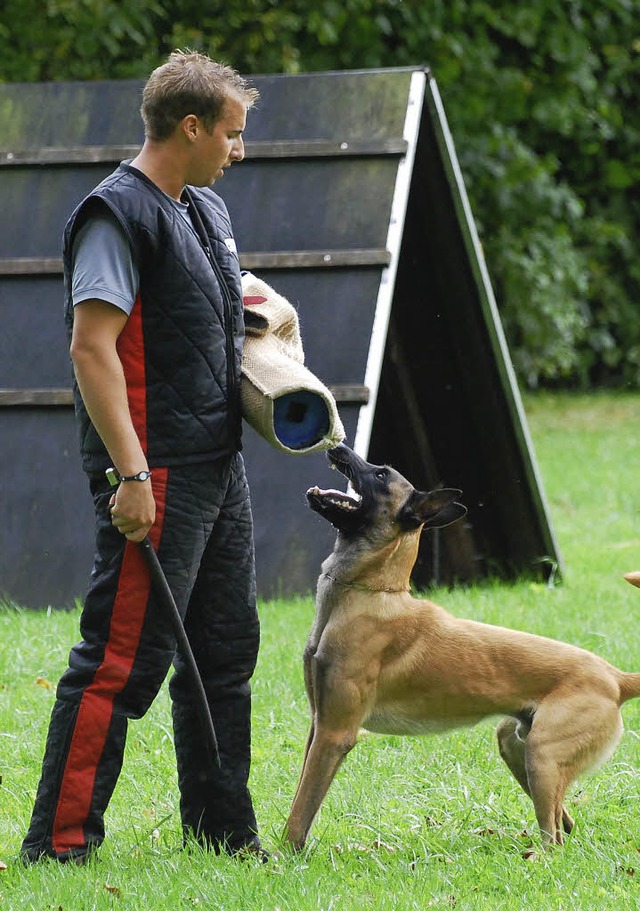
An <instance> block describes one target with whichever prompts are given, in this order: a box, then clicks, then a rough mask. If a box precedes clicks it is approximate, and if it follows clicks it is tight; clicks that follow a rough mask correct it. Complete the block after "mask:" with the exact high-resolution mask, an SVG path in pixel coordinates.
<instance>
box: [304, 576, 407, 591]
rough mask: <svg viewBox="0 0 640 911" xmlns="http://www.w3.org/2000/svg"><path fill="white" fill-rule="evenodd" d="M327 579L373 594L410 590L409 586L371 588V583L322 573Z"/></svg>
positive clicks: (345, 586)
mask: <svg viewBox="0 0 640 911" xmlns="http://www.w3.org/2000/svg"><path fill="white" fill-rule="evenodd" d="M322 575H323V576H324V578H325V579H329V581H330V582H335V584H336V585H342V586H344V588H355V589H356V590H357V591H362V592H370V593H371V594H373V595H375V594H383V593H384V594H389V595H398V594H400V593H401V592H409V591H410V589H409V587H408V586H407V587H405V588H371V587H370V586H369V585H364V584H363V583H362V582H343V581H342V580H341V579H336V577H335V576H332V575H331V574H330V573H322Z"/></svg>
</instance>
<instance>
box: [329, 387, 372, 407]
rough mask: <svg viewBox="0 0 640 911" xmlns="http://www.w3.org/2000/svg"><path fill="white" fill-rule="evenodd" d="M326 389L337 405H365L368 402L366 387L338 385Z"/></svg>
mask: <svg viewBox="0 0 640 911" xmlns="http://www.w3.org/2000/svg"><path fill="white" fill-rule="evenodd" d="M328 389H329V392H330V393H331V395H332V396H333V397H334V399H335V400H336V402H337V403H338V405H366V404H367V402H368V401H369V390H368V389H367V387H366V386H362V385H359V384H353V385H349V384H348V383H340V384H339V385H336V386H329V387H328Z"/></svg>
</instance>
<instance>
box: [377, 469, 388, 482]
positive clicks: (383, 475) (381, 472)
mask: <svg viewBox="0 0 640 911" xmlns="http://www.w3.org/2000/svg"><path fill="white" fill-rule="evenodd" d="M386 477H387V469H386V468H378V470H377V471H376V478H377V479H378V480H379V481H384V480H385V478H386Z"/></svg>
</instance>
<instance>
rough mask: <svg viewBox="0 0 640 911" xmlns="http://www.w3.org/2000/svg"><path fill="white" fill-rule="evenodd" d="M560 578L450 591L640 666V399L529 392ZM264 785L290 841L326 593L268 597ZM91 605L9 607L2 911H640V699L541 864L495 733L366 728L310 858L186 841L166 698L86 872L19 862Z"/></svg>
mask: <svg viewBox="0 0 640 911" xmlns="http://www.w3.org/2000/svg"><path fill="white" fill-rule="evenodd" d="M526 407H527V413H528V416H529V422H530V429H531V433H532V437H533V440H534V444H535V448H536V454H537V458H538V463H539V467H540V470H541V474H542V477H543V481H544V487H545V490H546V493H547V499H548V503H549V507H550V513H551V517H552V521H553V524H554V528H555V531H556V535H557V538H558V540H559V544H560V549H561V551H562V554H563V557H564V562H565V575H564V579H563V582H562V584H560V585H555V586H553V587H549V586H547V585H545V584H543V583H532V582H520V583H518V584H514V585H505V584H501V583H496V582H491V583H486V584H484V585H481V586H476V587H472V588H469V589H463V588H455V589H453V590H451V591H447V590H439V591H436V592H434V593H433V596H434V597H435V599H436V600H438V601H440V603H442V604H443V605H444V606H446V607H447V608H448V609H449V610H451V611H452V612H453V613H456V614H458V615H465V616H469V617H473V618H475V619H479V620H484V621H488V622H494V623H500V624H504V625H508V626H513V627H515V628H520V629H527V630H531V631H533V632H538V633H542V634H545V635H549V636H553V637H556V638H561V639H565V640H567V641H570V642H573V643H576V644H578V645H580V646H583V647H586V648H589V649H591V650H593V651H595V652H597V653H598V654H600V655H602V656H604V657H605V658H607V659H608V660H610V661H613V662H614V663H616V664H617V665H619V666H620V667H622V668H624V669H626V670H640V631H639V624H638V618H640V592H639V591H637V590H636V589H633V588H631V586H629V585H627V584H626V583H625V582H624V581H623V580H622V579H621V575H622V573H623V572H625V571H627V570H630V569H636V568H640V513H639V507H640V481H639V480H638V473H637V469H636V465H637V461H638V455H639V454H640V395H631V394H630V395H626V396H622V395H604V394H603V395H600V394H598V395H591V396H580V397H570V396H566V395H557V396H556V395H554V396H551V395H541V396H535V397H532V398H528V399H527V401H526ZM261 616H262V624H263V645H262V650H261V655H260V661H259V666H258V670H257V673H256V676H255V680H254V763H253V772H252V792H253V795H254V799H255V803H256V809H257V813H258V818H259V822H260V825H261V829H262V836H263V840H264V842H265V845H266V847H268V848H270V849H272V850H273V849H276V848H277V845H278V836H279V833H280V831H281V828H282V825H283V822H284V819H285V817H286V814H287V811H288V808H289V804H290V801H291V797H292V794H293V791H294V789H295V785H296V782H297V777H298V773H299V768H300V761H301V754H302V746H303V742H304V738H305V736H306V728H307V708H306V700H305V696H304V691H303V685H302V672H301V660H300V659H301V652H302V648H303V645H304V641H305V638H306V635H307V631H308V629H309V626H310V623H311V620H312V616H313V604H312V600H311V599H310V598H308V599H299V600H295V601H288V602H284V601H283V602H271V603H265V604H262V605H261ZM77 623H78V614H77V612H75V611H74V612H71V613H60V612H52V613H47V612H37V613H34V612H24V611H18V610H15V609H12V608H5V609H0V643H1V647H0V774H1V775H2V783H1V785H0V861H3V862H4V864H5V865H6V869H4V870H2V871H0V909H2V911H49V909H51V911H93V909H96V911H103V909H122V911H146V909H153V911H164V909H167V911H169V909H171V911H176V909H194V908H202V909H211V911H276V909H280V911H311V909H314V911H333V909H335V911H359V909H360V908H362V907H363V906H364V905H365V903H366V904H367V905H368V906H369V907H372V908H376V909H383V911H387V909H389V911H390V909H396V911H409V909H427V908H436V909H451V908H459V909H474V911H475V909H487V911H488V909H491V911H496V909H509V911H523V909H532V908H544V909H545V911H556V909H558V911H569V909H576V911H577V909H580V911H585V909H601V908H603V907H615V908H616V909H618V911H622V909H632V908H633V909H636V908H638V907H640V775H639V774H638V770H639V769H640V750H639V737H640V700H638V702H636V703H628V704H627V705H626V707H625V709H624V718H625V725H626V729H627V731H626V733H625V735H624V737H623V740H622V742H621V744H620V747H619V748H618V750H617V752H616V754H615V756H614V758H613V759H612V760H611V761H610V762H609V763H608V764H607V765H606V766H605V767H604V768H603V769H601V770H599V771H598V772H596V773H594V774H592V775H591V776H589V777H588V778H586V779H584V780H583V781H581V782H580V783H579V784H578V785H576V786H575V787H574V788H573V789H572V790H571V793H570V795H569V803H570V811H571V812H572V814H573V815H574V816H575V819H576V828H575V831H574V834H573V836H572V837H571V838H570V840H569V842H568V844H567V845H566V846H565V848H564V849H563V850H562V851H556V852H552V853H551V854H549V855H546V856H544V857H542V858H541V859H538V860H537V861H534V862H531V861H527V860H524V859H523V857H522V853H521V852H522V851H523V849H525V848H526V847H527V846H528V845H529V844H531V843H532V842H534V843H535V840H536V837H537V834H536V826H535V819H534V815H533V810H532V807H531V804H530V803H529V801H528V800H527V798H525V796H524V795H523V794H522V793H521V792H520V791H519V789H518V787H517V785H516V784H515V783H514V782H513V780H512V779H511V777H510V775H509V774H508V772H507V770H506V768H504V766H503V765H502V762H501V760H500V759H499V757H498V754H497V749H496V746H495V742H494V734H493V724H492V723H490V722H487V723H484V724H481V725H479V726H477V727H476V728H473V729H470V730H461V731H454V732H451V733H449V734H446V735H443V736H441V737H431V738H417V739H410V738H397V737H376V736H367V737H365V738H364V739H363V740H362V742H361V743H360V744H358V746H357V747H356V749H355V750H354V751H353V752H352V753H351V754H350V756H349V757H348V759H347V761H346V762H345V764H344V766H343V767H342V769H341V770H340V772H339V774H338V777H337V779H336V781H335V783H334V785H333V786H332V788H331V790H330V792H329V795H328V797H327V799H326V801H325V804H324V806H323V808H322V810H321V813H320V814H319V817H318V819H317V820H316V823H315V826H314V829H313V831H312V838H311V839H310V843H309V846H308V849H307V850H306V851H305V852H304V853H303V854H302V855H300V856H296V857H291V856H290V855H288V854H286V853H285V854H281V855H280V856H279V857H277V858H276V859H274V860H273V861H272V862H271V863H269V864H267V865H260V864H258V863H254V862H253V861H249V862H245V863H242V864H241V863H239V862H238V861H233V860H231V859H229V858H226V857H221V858H216V857H215V856H209V855H206V854H202V853H200V852H199V851H197V850H195V851H191V852H185V851H182V850H180V833H179V814H178V808H177V799H178V798H177V787H176V779H175V770H174V757H173V750H172V745H171V732H170V713H169V703H168V696H167V691H166V687H165V688H164V689H163V691H162V693H161V695H160V697H159V698H158V700H157V701H156V703H155V704H154V706H153V708H152V710H151V711H150V712H149V714H148V715H147V716H146V717H145V718H144V719H143V720H142V721H140V722H135V723H132V724H131V726H130V729H129V730H130V734H129V740H128V743H127V753H126V758H125V765H124V770H123V773H122V776H121V779H120V781H119V783H118V786H117V789H116V792H115V794H114V797H113V800H112V803H111V805H110V808H109V812H108V816H107V820H106V823H107V839H106V841H105V843H104V845H103V847H102V849H101V851H100V854H99V857H98V858H97V859H96V860H95V861H92V862H91V863H90V864H89V865H87V866H86V867H83V868H76V867H61V866H59V865H57V864H55V863H49V862H46V863H44V864H41V865H38V866H36V867H35V868H29V869H24V868H22V867H21V866H20V865H19V864H18V863H16V854H17V852H18V849H19V845H20V841H21V838H22V836H23V834H24V831H25V828H26V826H27V822H28V818H29V814H30V811H31V806H32V801H33V796H34V789H35V787H36V784H37V781H38V776H39V765H40V761H41V758H42V750H43V746H44V737H45V734H46V727H47V722H48V716H49V712H50V709H51V706H52V703H53V699H54V685H55V682H56V681H57V679H58V677H59V675H60V673H61V672H62V670H63V669H64V667H65V663H66V658H67V653H68V649H69V647H70V645H71V644H73V642H75V640H76V637H77Z"/></svg>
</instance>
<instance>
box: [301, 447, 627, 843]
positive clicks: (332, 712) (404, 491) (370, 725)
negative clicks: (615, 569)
mask: <svg viewBox="0 0 640 911" xmlns="http://www.w3.org/2000/svg"><path fill="white" fill-rule="evenodd" d="M328 456H329V461H330V462H331V464H332V466H333V467H334V468H337V469H338V470H339V471H340V472H342V474H344V475H345V476H346V478H347V479H348V480H349V482H350V484H351V488H352V489H353V491H355V495H351V494H346V493H341V492H340V491H337V490H320V489H319V488H318V487H314V488H312V489H310V490H308V491H307V500H308V503H309V505H310V506H311V508H312V509H314V510H315V511H316V512H317V513H318V514H319V515H321V516H323V517H324V518H325V519H327V520H328V521H329V522H331V523H332V525H334V526H335V528H336V529H337V538H336V543H335V547H334V549H333V552H332V553H331V554H330V555H329V557H328V558H327V559H326V560H325V561H324V562H323V563H322V570H321V575H320V577H319V580H318V585H317V599H316V616H315V621H314V623H313V626H312V629H311V633H310V635H309V639H308V642H307V645H306V648H305V651H304V680H305V687H306V691H307V696H308V699H309V706H310V710H311V728H310V730H309V735H308V738H307V742H306V746H305V750H304V759H303V766H302V773H301V776H300V781H299V784H298V788H297V791H296V794H295V797H294V800H293V804H292V806H291V811H290V814H289V817H288V820H287V822H286V826H285V832H284V839H285V842H286V843H289V844H290V845H291V846H292V848H293V849H294V850H301V849H302V848H303V847H304V845H305V842H306V839H307V836H308V834H309V830H310V828H311V825H312V823H313V820H314V818H315V816H316V814H317V812H318V810H319V809H320V806H321V804H322V801H323V799H324V797H325V795H326V793H327V791H328V789H329V786H330V785H331V782H332V780H333V778H334V776H335V774H336V771H337V769H338V767H339V766H340V764H341V762H342V761H343V759H344V758H345V756H346V755H347V753H348V752H349V751H350V750H351V749H352V748H353V747H354V745H355V743H356V739H357V736H358V731H359V729H360V728H365V729H366V730H369V731H375V732H379V733H385V734H409V735H412V734H428V733H431V732H436V731H438V730H446V729H448V728H454V727H459V726H463V725H472V724H475V723H477V722H478V721H480V720H481V719H483V718H486V717H488V716H492V715H499V716H503V718H502V720H500V722H499V724H498V727H497V738H498V746H499V751H500V755H501V757H502V759H503V760H504V761H505V763H506V765H507V767H508V768H509V770H510V771H511V773H512V774H513V776H514V778H515V779H516V781H517V782H518V784H519V785H520V786H521V787H522V788H523V790H524V791H525V793H526V794H528V795H529V797H530V798H531V800H532V802H533V806H534V809H535V814H536V818H537V822H538V826H539V828H540V832H541V836H542V841H543V845H544V846H545V847H548V846H550V845H561V844H562V843H563V836H564V834H566V833H569V832H571V829H572V827H573V820H572V819H571V817H570V816H569V813H568V812H567V810H566V808H565V806H564V796H565V792H566V789H567V787H568V786H569V785H570V783H571V782H572V781H573V780H574V779H575V778H576V777H577V776H578V775H580V774H581V773H582V772H585V771H587V770H588V769H590V768H593V767H594V766H597V765H600V764H602V763H603V762H605V761H606V760H607V759H609V758H610V756H611V755H612V754H613V751H614V749H615V747H616V745H617V743H618V741H619V739H620V737H621V735H622V731H623V725H622V718H621V716H620V706H621V705H622V703H624V702H626V701H627V700H628V699H632V698H635V697H636V696H640V674H628V673H624V672H622V671H620V670H618V669H617V668H615V667H613V666H612V665H611V664H608V663H607V662H606V661H604V660H603V659H602V658H599V657H597V656H596V655H594V654H592V653H591V652H588V651H585V650H584V649H581V648H577V647H576V646H573V645H568V644H565V643H563V642H558V641H555V640H552V639H547V638H544V637H542V636H536V635H532V634H529V633H524V632H517V631H515V630H510V629H505V628H503V627H499V626H490V625H488V624H484V623H478V622H474V621H471V620H463V619H457V618H455V617H453V616H452V615H451V614H449V613H447V611H445V610H444V609H443V608H442V607H439V606H438V605H437V604H434V603H433V602H431V601H428V600H421V599H417V598H414V597H413V596H412V594H411V592H410V576H411V571H412V569H413V566H414V563H415V561H416V557H417V553H418V544H419V540H420V534H421V532H422V529H423V528H425V527H426V528H437V527H443V526H445V525H448V524H449V523H451V522H453V521H455V520H456V519H460V518H461V517H462V516H464V515H465V513H466V509H465V507H464V506H463V505H461V504H460V503H459V502H457V500H458V498H459V497H460V495H461V492H460V491H459V490H454V489H448V488H446V489H440V490H435V491H431V492H428V493H424V492H420V491H418V490H416V489H415V488H414V487H413V486H412V485H411V484H410V483H409V481H407V480H406V479H405V478H404V477H403V476H402V475H401V474H400V473H399V472H398V471H396V470H394V469H393V468H390V467H389V466H380V465H372V464H370V463H368V462H366V461H365V460H364V459H362V458H360V457H359V456H358V455H356V454H355V453H354V452H353V451H352V450H351V449H349V448H348V447H347V446H346V445H345V444H340V445H339V446H338V447H336V448H335V449H332V450H329V452H328ZM630 575H634V574H630ZM635 575H636V576H637V577H638V581H637V582H636V584H638V585H640V573H638V574H635ZM630 581H633V580H630Z"/></svg>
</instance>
